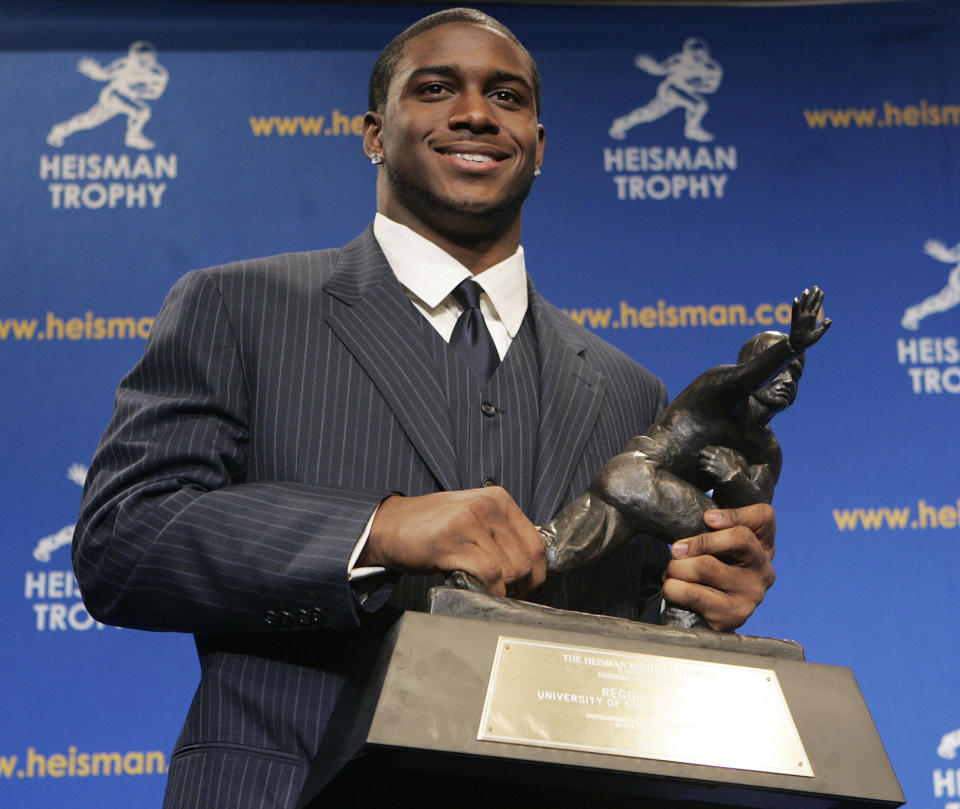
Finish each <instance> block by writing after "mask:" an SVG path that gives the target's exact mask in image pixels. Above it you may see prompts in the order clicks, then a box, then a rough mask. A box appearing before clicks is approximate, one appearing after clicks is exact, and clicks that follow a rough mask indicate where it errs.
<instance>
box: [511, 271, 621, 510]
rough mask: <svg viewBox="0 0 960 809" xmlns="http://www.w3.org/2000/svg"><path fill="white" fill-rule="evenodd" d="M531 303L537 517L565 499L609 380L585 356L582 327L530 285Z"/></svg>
mask: <svg viewBox="0 0 960 809" xmlns="http://www.w3.org/2000/svg"><path fill="white" fill-rule="evenodd" d="M530 307H531V311H532V313H533V319H534V326H535V328H536V333H537V346H538V350H539V352H540V365H541V367H540V430H539V433H538V437H537V462H536V472H535V478H534V486H533V514H532V517H533V519H534V522H536V523H538V524H539V523H543V522H546V521H547V520H548V519H550V518H551V517H552V516H553V515H554V514H555V513H556V512H557V510H558V509H559V507H560V505H561V504H562V502H563V497H564V493H565V492H566V489H567V487H568V486H569V484H570V479H571V477H572V476H573V473H574V471H575V470H576V467H577V465H578V464H579V463H580V460H581V458H580V456H581V453H582V451H583V447H584V444H585V443H586V441H587V438H588V437H589V436H590V434H591V433H592V432H593V430H594V428H595V426H596V422H597V416H598V413H599V411H600V405H601V403H602V402H603V397H604V391H605V384H604V379H603V376H602V374H600V373H599V372H598V371H597V370H595V369H594V368H592V367H591V366H589V365H588V364H587V363H586V362H585V361H584V359H583V356H582V355H583V353H584V351H585V350H586V343H585V342H584V340H583V338H582V336H581V334H580V333H579V331H578V330H577V329H576V328H575V327H574V325H573V323H571V322H569V321H568V320H567V319H566V316H565V315H563V314H562V313H560V312H558V311H557V310H555V309H554V308H553V307H551V306H550V305H549V304H548V303H546V302H545V301H544V300H543V298H541V297H540V296H539V295H538V294H537V293H536V291H535V290H534V289H533V287H532V285H531V288H530Z"/></svg>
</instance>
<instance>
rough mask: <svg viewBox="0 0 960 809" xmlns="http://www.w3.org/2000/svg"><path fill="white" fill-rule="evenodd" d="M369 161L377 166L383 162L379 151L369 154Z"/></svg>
mask: <svg viewBox="0 0 960 809" xmlns="http://www.w3.org/2000/svg"><path fill="white" fill-rule="evenodd" d="M370 162H371V163H372V164H373V165H374V166H379V165H380V164H381V163H382V162H383V155H382V154H380V153H379V152H374V153H373V154H372V155H370Z"/></svg>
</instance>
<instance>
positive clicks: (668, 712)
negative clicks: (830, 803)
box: [477, 636, 814, 777]
mask: <svg viewBox="0 0 960 809" xmlns="http://www.w3.org/2000/svg"><path fill="white" fill-rule="evenodd" d="M477 738H478V739H480V740H481V741H497V742H509V743H513V744H532V745H537V746H539V747H552V748H561V749H564V748H565V749H571V750H580V751H589V752H594V753H609V754H614V755H619V756H633V757H635V758H649V759H656V760H659V761H677V762H681V763H685V764H702V765H707V766H712V767H728V768H731V769H737V770H755V771H758V772H769V773H782V774H785V775H799V776H806V777H812V776H813V774H814V773H813V769H812V768H811V766H810V762H809V760H808V759H807V754H806V751H805V750H804V749H803V743H802V742H801V741H800V735H799V733H797V727H796V725H795V724H794V721H793V717H792V716H791V715H790V709H789V707H788V706H787V702H786V699H784V696H783V691H782V690H781V688H780V683H779V682H778V680H777V675H776V672H774V671H773V670H771V669H760V668H750V667H747V666H732V665H728V664H725V663H711V662H704V661H699V660H687V659H680V658H675V657H663V656H661V655H650V654H639V653H634V652H614V651H610V650H607V649H594V648H590V647H587V646H565V645H561V644H558V643H544V642H540V641H531V640H521V639H517V638H505V637H502V636H501V637H500V639H499V642H498V644H497V654H496V657H495V658H494V661H493V671H492V672H491V675H490V682H489V684H488V686H487V696H486V699H485V701H484V705H483V716H482V719H481V721H480V731H479V733H478V735H477Z"/></svg>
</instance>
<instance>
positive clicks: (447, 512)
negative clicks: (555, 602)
mask: <svg viewBox="0 0 960 809" xmlns="http://www.w3.org/2000/svg"><path fill="white" fill-rule="evenodd" d="M361 560H362V563H363V564H375V565H381V566H383V567H386V568H388V569H391V570H397V571H399V572H404V573H433V572H437V571H442V572H452V571H454V570H463V571H465V572H467V573H470V574H471V575H473V576H475V577H476V578H477V579H479V580H480V581H481V582H482V583H483V585H484V586H485V587H486V588H487V589H488V590H489V591H490V592H491V593H493V594H495V595H505V594H506V588H507V587H508V586H509V587H511V590H512V591H513V592H516V593H518V594H522V593H526V592H528V591H529V590H532V589H534V588H535V587H538V586H539V585H540V584H542V583H543V581H544V579H545V578H546V573H547V567H546V553H545V546H544V543H543V540H542V539H541V538H540V533H539V531H537V529H536V528H535V527H534V526H533V524H532V523H531V522H530V521H529V520H528V519H527V518H526V516H525V515H524V514H523V512H522V511H520V509H519V507H518V506H517V505H516V503H514V501H513V499H512V498H511V497H510V495H509V494H508V493H507V492H506V491H505V490H504V489H502V488H500V487H496V486H491V487H488V488H483V489H473V490H469V491H461V492H438V493H436V494H428V495H423V496H421V497H400V496H393V497H389V498H387V499H386V500H385V501H384V502H383V503H382V504H381V506H380V508H379V509H378V511H377V513H376V516H375V517H374V520H373V524H372V525H371V528H370V537H369V539H368V540H367V545H366V547H365V548H364V551H363V554H362V556H361Z"/></svg>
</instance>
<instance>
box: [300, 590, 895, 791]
mask: <svg viewBox="0 0 960 809" xmlns="http://www.w3.org/2000/svg"><path fill="white" fill-rule="evenodd" d="M431 609H432V611H433V614H426V613H416V612H407V613H404V614H403V615H402V616H401V617H400V619H399V621H398V622H397V623H396V624H395V625H394V626H393V627H392V628H391V630H390V631H389V633H388V634H387V635H386V636H385V638H384V641H383V644H382V647H381V649H380V656H379V658H378V659H377V661H376V662H375V663H374V664H373V665H372V666H370V667H369V668H368V669H367V670H366V671H365V672H362V673H360V672H357V673H356V674H357V675H358V676H356V677H354V682H355V683H356V684H357V687H356V688H355V689H353V690H351V689H350V688H347V689H346V690H345V697H344V698H343V699H341V700H340V702H339V703H338V706H337V710H336V712H335V714H334V719H333V720H332V721H331V726H330V730H329V731H328V734H327V737H325V743H324V745H323V748H324V749H322V750H321V751H320V753H319V755H318V758H317V760H316V761H315V762H314V764H313V766H312V768H311V770H310V773H309V775H308V778H307V783H306V785H305V787H304V790H303V793H302V794H301V797H300V803H299V804H298V806H299V807H301V809H304V808H305V807H306V808H307V809H310V808H311V807H321V806H322V807H325V808H326V809H329V807H356V806H366V805H378V806H384V807H388V808H389V807H418V808H419V807H425V806H430V805H433V804H435V803H436V804H440V805H456V806H457V807H458V809H468V808H469V807H474V806H476V807H481V806H482V807H484V809H487V807H489V806H491V805H493V806H497V807H506V808H507V809H513V807H516V809H534V808H535V807H550V808H551V809H568V808H569V809H574V808H575V807H576V808H577V809H580V807H585V806H598V805H602V806H603V807H604V809H618V808H619V807H624V808H625V807H628V806H629V807H631V809H635V807H637V806H643V807H645V808H646V807H653V808H654V809H681V807H686V808H687V809H689V807H695V806H704V807H706V806H709V807H714V809H724V808H725V807H741V806H742V807H757V808H758V809H760V808H761V807H762V808H763V809H771V808H772V809H813V808H814V807H816V808H817V809H820V808H821V807H822V808H823V809H826V808H827V807H838V808H840V807H842V808H843V809H853V807H867V806H870V807H883V806H889V807H896V806H900V805H902V804H903V802H904V797H903V793H902V791H901V790H900V787H899V784H898V783H897V780H896V776H895V775H894V773H893V770H892V768H891V766H890V763H889V760H888V759H887V756H886V753H885V751H884V749H883V745H882V743H881V741H880V739H879V736H878V735H877V732H876V730H875V728H874V726H873V722H872V720H871V719H870V715H869V712H868V710H867V707H866V705H865V704H864V701H863V698H862V696H861V694H860V691H859V688H858V687H857V684H856V681H855V680H854V678H853V675H852V673H851V672H850V670H849V669H846V668H842V667H836V666H824V665H819V664H813V663H807V662H804V660H803V650H802V647H800V645H799V644H796V643H793V642H791V641H781V640H775V639H769V638H750V637H746V636H739V635H734V634H726V633H716V632H710V631H704V630H698V629H689V630H688V629H678V628H674V627H656V626H649V625H645V624H639V623H636V622H632V621H626V620H622V619H617V618H606V617H602V616H595V615H586V614H581V613H569V612H564V611H562V610H555V609H551V608H547V607H541V606H539V605H533V604H527V603H524V602H517V601H513V600H512V599H500V598H496V597H493V596H489V595H484V594H477V593H471V592H468V591H462V590H452V591H451V588H435V589H434V590H433V591H432V592H431ZM465 616H467V617H465ZM551 661H553V662H551ZM605 666H606V667H607V668H604V667H605ZM618 667H619V668H618ZM571 677H572V678H573V679H571ZM564 678H566V679H564ZM758 682H759V683H762V685H758V684H757V683H758ZM691 686H692V687H691ZM711 688H712V689H713V691H712V692H711V691H710V689H711ZM764 689H765V690H764ZM771 689H774V690H775V694H776V696H775V698H774V700H773V702H770V697H771V694H773V693H774V691H772V690H771ZM617 694H622V695H624V696H630V695H633V696H634V697H635V698H637V699H639V700H640V703H638V704H637V705H636V706H635V707H630V708H629V710H628V706H626V705H621V707H620V708H610V707H608V706H607V704H606V703H604V704H602V705H601V704H600V703H601V697H603V698H604V699H606V698H607V697H609V696H610V695H617ZM637 694H640V696H639V697H636V695H637ZM705 694H706V696H705ZM711 694H713V696H711ZM551 695H552V696H551ZM578 700H579V701H580V702H583V701H586V700H590V701H591V704H593V702H594V701H596V703H597V705H598V706H599V707H597V708H596V709H593V708H585V707H584V706H583V705H577V704H575V703H576V702H577V701H578ZM698 701H699V702H698ZM571 703H573V704H571ZM610 704H612V703H610ZM504 706H506V707H504ZM678 706H679V707H678ZM685 706H690V710H689V711H688V712H687V713H686V715H685ZM771 706H772V708H771ZM571 717H572V718H573V720H574V721H573V722H572V723H571V721H569V720H570V719H571ZM577 723H580V724H577ZM678 734H679V735H678ZM671 736H672V737H675V738H671ZM758 737H762V739H760V740H759V741H758ZM791 745H793V746H792V747H791ZM698 747H699V748H700V749H699V750H697V749H696V748H698ZM781 748H782V751H781Z"/></svg>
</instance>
